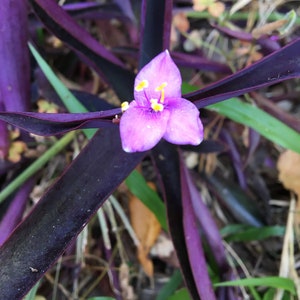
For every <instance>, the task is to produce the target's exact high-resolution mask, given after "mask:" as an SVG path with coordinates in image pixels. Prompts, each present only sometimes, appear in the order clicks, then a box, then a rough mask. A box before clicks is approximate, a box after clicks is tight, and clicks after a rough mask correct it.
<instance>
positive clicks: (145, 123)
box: [120, 101, 170, 152]
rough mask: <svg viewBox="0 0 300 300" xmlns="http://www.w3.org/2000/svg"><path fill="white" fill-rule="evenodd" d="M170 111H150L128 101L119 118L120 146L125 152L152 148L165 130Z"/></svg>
mask: <svg viewBox="0 0 300 300" xmlns="http://www.w3.org/2000/svg"><path fill="white" fill-rule="evenodd" d="M169 115H170V112H169V111H168V110H164V111H163V112H157V113H156V112H151V110H150V109H144V108H141V107H139V106H138V105H137V103H136V102H135V101H132V102H131V103H130V106H129V108H128V109H127V110H126V111H125V112H124V114H123V115H122V117H121V120H120V134H121V141H122V147H123V149H124V151H126V152H142V151H147V150H149V149H151V148H153V147H154V146H155V145H156V144H157V143H158V142H159V141H160V139H161V138H162V136H163V135H164V133H165V131H166V127H167V123H168V119H169Z"/></svg>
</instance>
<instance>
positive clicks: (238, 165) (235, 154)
mask: <svg viewBox="0 0 300 300" xmlns="http://www.w3.org/2000/svg"><path fill="white" fill-rule="evenodd" d="M221 137H222V138H223V139H224V140H225V143H226V144H227V145H228V152H229V155H230V156H231V160H232V163H233V167H234V169H235V172H236V175H237V178H238V181H239V184H240V187H241V188H242V189H246V187H247V182H246V178H245V174H244V166H243V162H242V158H241V155H240V152H239V151H238V149H237V147H236V145H235V143H234V141H233V138H232V136H231V135H230V133H229V132H228V131H227V130H226V129H225V128H223V129H222V131H221Z"/></svg>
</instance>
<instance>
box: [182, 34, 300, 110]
mask: <svg viewBox="0 0 300 300" xmlns="http://www.w3.org/2000/svg"><path fill="white" fill-rule="evenodd" d="M299 47H300V39H297V40H295V41H294V42H292V43H290V44H288V45H287V46H285V47H283V48H282V49H280V50H278V51H276V52H274V53H272V54H270V55H268V56H266V57H265V58H263V59H261V60H260V61H258V62H256V63H254V64H253V65H251V66H249V67H247V68H245V69H242V70H240V71H238V72H236V73H235V74H233V75H231V76H228V77H226V78H224V79H223V80H220V81H218V82H216V83H213V84H211V85H209V86H207V87H205V88H203V89H201V90H198V91H196V92H192V93H189V94H187V95H185V96H184V98H186V99H189V100H191V101H194V103H195V105H196V106H197V107H198V108H201V107H205V106H207V105H210V104H213V103H217V102H220V101H222V100H225V99H228V98H231V97H234V96H239V95H242V94H245V93H247V92H249V91H253V90H255V89H258V88H261V87H263V86H269V85H272V84H275V83H278V82H281V81H283V80H287V79H290V78H295V77H299V76H300V52H299Z"/></svg>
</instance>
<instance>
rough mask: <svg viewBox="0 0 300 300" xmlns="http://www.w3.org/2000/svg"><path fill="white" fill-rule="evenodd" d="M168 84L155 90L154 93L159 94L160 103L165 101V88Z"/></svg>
mask: <svg viewBox="0 0 300 300" xmlns="http://www.w3.org/2000/svg"><path fill="white" fill-rule="evenodd" d="M167 85H168V84H167V83H166V82H164V83H162V84H161V85H159V86H158V87H157V88H155V92H161V94H160V102H161V103H163V102H164V101H165V87H166V86H167Z"/></svg>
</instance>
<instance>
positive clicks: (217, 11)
mask: <svg viewBox="0 0 300 300" xmlns="http://www.w3.org/2000/svg"><path fill="white" fill-rule="evenodd" d="M224 11H225V4H224V3H222V2H219V1H218V2H215V3H213V4H212V5H210V6H209V7H208V12H209V13H210V14H211V15H212V16H213V17H215V18H218V17H220V16H221V15H222V13H223V12H224Z"/></svg>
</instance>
